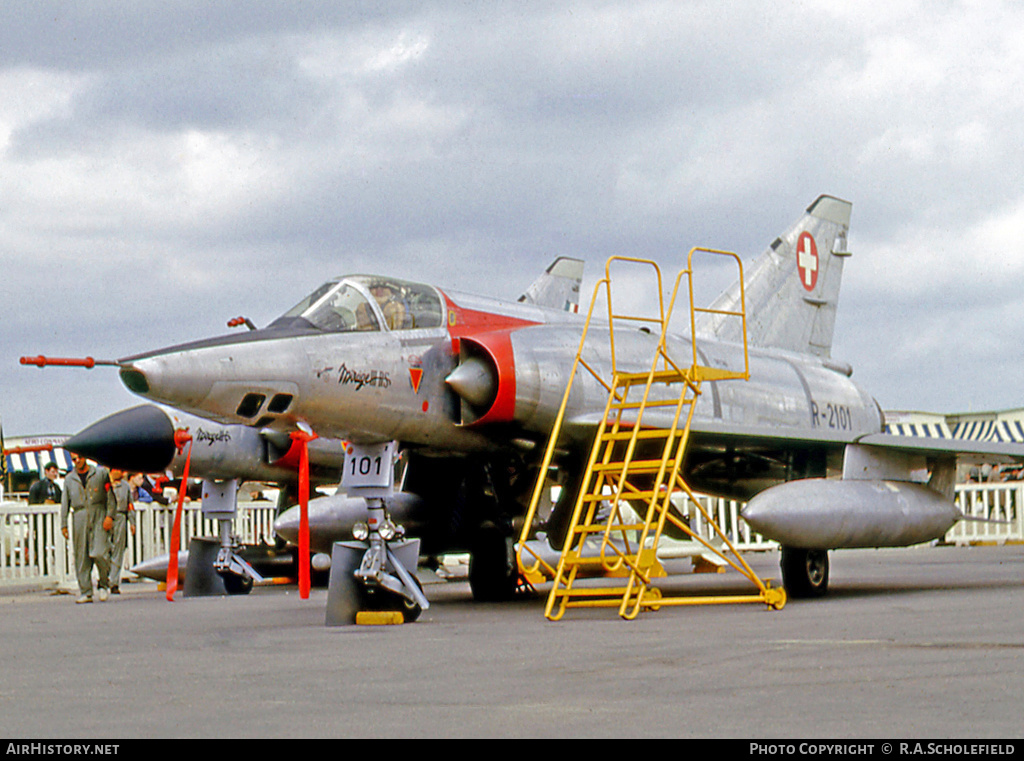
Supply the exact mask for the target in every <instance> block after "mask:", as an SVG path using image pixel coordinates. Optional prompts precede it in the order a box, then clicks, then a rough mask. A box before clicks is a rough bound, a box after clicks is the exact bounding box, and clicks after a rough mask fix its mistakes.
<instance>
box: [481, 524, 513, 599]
mask: <svg viewBox="0 0 1024 761" xmlns="http://www.w3.org/2000/svg"><path fill="white" fill-rule="evenodd" d="M518 582H519V573H518V571H517V569H516V558H515V552H514V550H513V547H512V537H508V536H505V534H504V533H503V532H502V531H501V530H500V529H499V528H498V527H497V526H488V527H484V528H482V529H481V530H480V534H479V535H478V536H477V540H476V542H474V546H473V550H472V552H471V553H470V556H469V587H470V589H471V590H472V591H473V599H474V600H476V601H477V602H503V601H505V600H511V599H512V598H513V597H514V596H515V593H516V585H517V584H518Z"/></svg>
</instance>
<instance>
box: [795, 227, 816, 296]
mask: <svg viewBox="0 0 1024 761" xmlns="http://www.w3.org/2000/svg"><path fill="white" fill-rule="evenodd" d="M796 269H797V272H798V273H799V274H800V284H801V285H802V286H803V287H804V288H805V289H806V290H808V291H813V290H814V286H816V285H817V284H818V246H817V244H815V242H814V236H813V235H811V234H810V233H808V232H802V233H800V237H799V238H798V239H797V242H796Z"/></svg>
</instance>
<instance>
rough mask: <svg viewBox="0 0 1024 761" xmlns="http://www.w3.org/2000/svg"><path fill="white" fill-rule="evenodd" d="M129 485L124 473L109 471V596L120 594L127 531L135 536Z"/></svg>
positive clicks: (106, 523)
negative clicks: (111, 513)
mask: <svg viewBox="0 0 1024 761" xmlns="http://www.w3.org/2000/svg"><path fill="white" fill-rule="evenodd" d="M131 490H132V487H131V484H130V483H129V482H128V479H127V478H125V477H124V471H123V470H118V469H117V468H111V469H110V493H111V494H112V495H113V496H114V517H113V518H110V517H107V518H106V519H105V520H104V528H106V526H107V525H109V526H110V594H112V595H119V594H121V588H120V587H121V564H122V562H123V561H124V550H125V548H126V547H127V546H128V529H129V528H131V532H132V536H135V505H134V504H133V503H132V494H131Z"/></svg>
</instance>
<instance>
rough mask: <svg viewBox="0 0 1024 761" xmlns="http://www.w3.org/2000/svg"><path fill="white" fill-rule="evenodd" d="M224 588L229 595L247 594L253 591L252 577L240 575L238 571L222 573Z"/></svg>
mask: <svg viewBox="0 0 1024 761" xmlns="http://www.w3.org/2000/svg"><path fill="white" fill-rule="evenodd" d="M220 577H221V579H222V580H223V581H224V589H226V590H227V593H228V594H229V595H247V594H249V593H250V592H251V591H252V577H251V576H240V575H239V574H237V573H222V574H221V575H220Z"/></svg>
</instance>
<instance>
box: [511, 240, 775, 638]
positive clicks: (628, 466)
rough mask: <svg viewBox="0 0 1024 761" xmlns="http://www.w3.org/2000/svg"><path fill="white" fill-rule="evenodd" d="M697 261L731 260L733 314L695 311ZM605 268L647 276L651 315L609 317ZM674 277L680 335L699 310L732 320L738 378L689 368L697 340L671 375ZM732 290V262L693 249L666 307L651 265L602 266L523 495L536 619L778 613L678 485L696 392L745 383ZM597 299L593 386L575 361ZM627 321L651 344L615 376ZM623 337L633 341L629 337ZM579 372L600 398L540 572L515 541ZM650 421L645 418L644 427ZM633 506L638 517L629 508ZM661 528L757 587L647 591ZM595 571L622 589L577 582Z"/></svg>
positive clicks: (766, 588) (655, 572) (740, 314)
mask: <svg viewBox="0 0 1024 761" xmlns="http://www.w3.org/2000/svg"><path fill="white" fill-rule="evenodd" d="M697 253H706V254H712V255H717V256H725V257H731V258H732V259H733V260H734V261H735V263H736V265H737V267H738V269H739V275H740V276H739V282H740V284H741V285H740V309H739V310H738V311H734V310H721V309H713V308H711V307H697V306H695V304H694V287H693V258H694V255H695V254H697ZM615 263H624V264H627V265H640V266H645V267H650V268H651V269H653V272H654V274H655V280H656V283H657V293H658V312H657V316H656V317H650V316H642V315H637V314H627V313H618V312H616V311H615V309H614V307H613V299H612V277H611V271H612V265H613V264H615ZM684 278H685V279H686V280H687V294H688V304H689V323H690V335H691V337H693V336H695V334H696V315H697V313H700V312H706V313H712V314H718V315H721V316H722V317H724V318H726V319H739V320H741V321H742V326H743V331H742V333H743V365H744V366H743V369H742V370H729V369H723V368H716V367H708V366H702V365H700V364H699V363H698V352H697V342H696V340H693V339H692V338H691V341H690V345H691V348H692V353H691V356H690V357H689V358H688V359H689V363H688V364H685V365H683V366H680V364H679V363H678V362H677V360H676V359H674V358H673V356H672V353H671V352H670V349H669V340H670V335H669V322H670V320H671V318H672V311H673V308H674V306H675V304H676V299H677V296H678V295H679V290H680V285H681V283H682V281H683V279H684ZM742 283H743V265H742V263H741V262H740V260H739V257H737V256H736V255H735V254H732V253H730V252H726V251H715V250H713V249H705V248H694V249H692V250H691V251H690V253H689V256H688V257H687V267H686V269H684V270H681V271H680V272H679V273H678V275H677V276H676V279H675V283H674V286H673V290H672V296H671V299H670V301H669V304H668V307H667V309H666V306H665V303H664V297H663V293H664V291H663V287H662V276H661V270H660V268H659V267H658V265H657V264H656V263H655V262H653V261H650V260H645V259H635V258H629V257H611V258H610V259H608V261H607V263H606V264H605V277H604V279H603V280H601V281H600V282H598V284H597V285H596V286H595V288H594V295H593V297H592V299H591V303H590V308H589V309H588V311H587V316H586V320H585V322H584V327H583V334H582V337H581V339H580V345H579V350H578V351H577V353H576V358H575V362H574V365H573V369H572V373H571V375H570V378H569V382H568V385H567V387H566V390H565V394H564V395H563V398H562V404H561V407H560V408H559V411H558V415H557V416H556V419H555V423H554V426H553V428H552V431H551V435H550V437H549V440H548V446H547V448H546V450H545V455H544V460H543V463H542V466H541V470H540V476H539V478H538V480H537V484H536V486H535V487H534V491H533V496H532V499H531V501H530V507H529V510H528V512H527V515H526V519H525V522H524V525H523V529H522V533H521V536H520V541H519V545H518V562H519V566H520V569H521V570H522V571H523V572H524V573H525V574H527V575H534V576H536V575H537V574H542V575H544V576H547V577H549V578H551V579H552V580H553V582H554V583H553V586H552V588H551V592H550V593H549V595H548V601H547V606H546V608H545V611H544V615H545V616H546V617H547V618H548V619H550V620H553V621H556V620H558V619H560V618H561V617H562V616H563V615H564V614H565V611H566V609H567V608H577V607H615V606H618V609H619V615H620V616H622V617H623V618H627V619H632V618H635V617H636V616H637V614H638V613H639V612H640V610H642V609H645V608H653V609H657V608H660V607H661V606H663V605H696V604H711V603H725V602H730V603H731V602H761V603H764V604H766V605H768V606H770V607H773V608H776V609H778V608H781V607H782V606H783V605H785V601H786V597H785V591H784V590H783V589H781V588H772V587H771V586H770V585H769V584H768V583H767V582H765V581H762V580H761V579H760V578H759V577H758V576H757V575H756V574H755V573H754V572H753V571H752V570H751V568H750V566H749V565H747V563H746V562H745V561H744V560H743V558H742V557H741V556H740V555H739V553H738V552H737V551H736V549H735V547H734V546H733V545H732V543H731V542H730V540H729V538H728V537H727V536H726V535H725V533H724V532H723V531H722V530H721V529H720V528H719V527H718V525H717V523H716V522H715V521H714V519H713V517H712V516H711V515H710V514H708V513H707V512H706V511H705V509H704V508H703V506H702V505H701V503H700V502H699V501H698V500H697V498H696V496H695V495H694V494H693V492H692V491H691V490H690V488H689V486H687V484H686V482H685V480H684V478H683V476H682V464H683V459H684V456H685V453H686V445H687V442H688V440H689V433H690V424H691V422H692V420H693V413H694V409H695V407H696V402H697V399H698V398H699V396H700V393H701V390H700V389H701V384H702V383H703V382H704V381H707V380H712V381H717V380H732V379H743V380H745V379H747V378H749V375H750V372H749V357H748V353H747V345H746V312H745V303H744V293H743V288H742ZM602 294H604V297H605V300H606V302H607V308H608V324H607V325H608V348H609V351H610V354H609V357H610V365H611V367H610V374H611V378H610V379H608V380H606V379H605V378H604V377H602V373H601V372H600V371H599V367H598V364H599V362H596V361H595V360H594V359H593V357H594V356H595V354H594V352H591V353H590V356H591V359H590V360H588V359H586V358H585V355H586V354H587V352H586V349H587V345H588V336H589V333H590V328H591V325H592V321H593V317H594V310H595V305H596V304H597V302H598V300H599V298H600V296H601V295H602ZM637 323H639V324H641V329H642V330H644V331H646V332H647V333H649V334H650V335H651V336H652V337H653V336H654V332H653V331H651V330H650V327H651V326H652V325H656V326H657V335H658V338H657V341H656V343H655V346H654V350H653V356H652V358H651V361H650V364H649V367H648V368H647V369H642V365H641V366H640V367H639V368H638V366H637V362H636V359H635V357H633V356H631V357H630V361H631V362H632V363H633V365H634V366H633V367H630V368H625V367H622V366H621V365H620V362H619V359H618V357H617V355H616V324H626V325H629V326H630V327H634V330H635V325H636V324H637ZM644 323H646V325H645V324H644ZM635 338H636V336H635V332H634V340H635ZM675 345H676V353H677V354H678V353H679V348H678V347H679V342H678V341H676V342H675ZM634 353H635V352H634ZM598 356H599V353H598ZM581 368H582V369H585V370H586V371H587V372H589V374H590V375H591V376H593V378H595V379H596V380H597V381H598V382H599V383H600V384H601V385H602V386H603V387H604V388H605V389H606V390H607V391H608V399H607V403H606V405H605V409H604V414H603V416H602V417H601V420H600V421H599V423H598V426H597V433H596V435H595V437H594V443H593V446H592V448H591V452H590V457H589V460H588V462H587V467H586V470H585V473H584V476H583V480H582V483H581V486H580V489H579V493H578V494H577V496H576V501H575V504H574V507H573V513H572V518H571V520H570V523H569V527H568V531H567V534H566V538H565V542H564V546H563V549H562V554H561V557H560V559H559V561H558V567H557V568H552V567H551V565H550V564H548V563H546V562H545V561H544V560H543V559H542V558H541V557H540V555H539V554H538V553H537V552H536V551H534V550H533V549H532V548H531V547H530V546H529V544H528V541H527V540H528V539H529V536H530V533H531V530H532V525H533V521H534V518H535V517H536V513H537V505H538V504H539V502H540V498H541V494H542V492H543V489H544V485H545V481H546V475H547V472H548V469H549V468H550V466H551V462H552V460H553V458H554V454H555V451H556V450H557V449H558V447H559V437H560V434H561V432H562V427H563V424H564V422H565V417H566V412H567V408H568V407H569V402H570V398H571V392H572V388H573V384H574V382H575V381H576V379H577V376H578V375H579V374H580V370H581ZM652 411H653V412H652ZM647 413H652V414H651V416H650V417H649V418H648V420H647V421H646V422H645V420H644V417H645V414H647ZM651 417H653V418H654V422H653V423H652V422H651V419H650V418H651ZM666 422H668V424H667V425H666ZM681 492H685V493H686V494H688V495H689V496H690V498H691V499H692V501H693V502H694V504H695V505H696V506H697V509H699V510H700V511H701V512H702V513H703V515H704V518H705V520H706V521H707V523H708V525H709V526H711V527H712V529H713V531H714V532H715V533H716V534H717V536H718V537H719V538H720V539H721V540H722V544H723V546H724V547H725V548H727V549H728V553H729V554H726V552H725V551H724V550H723V549H719V548H717V547H715V546H713V545H712V544H711V543H710V542H709V541H708V540H707V539H705V538H704V537H702V536H700V535H699V534H696V533H695V532H693V531H691V530H690V528H689V526H688V525H687V524H686V523H685V522H684V521H683V520H681V519H680V517H678V516H677V515H676V514H674V513H673V508H672V501H671V500H672V497H673V495H676V494H679V493H681ZM638 506H639V508H640V509H639V510H637V509H636V507H638ZM666 522H668V523H671V524H672V525H673V526H675V527H676V528H677V529H679V530H680V531H682V532H683V533H685V534H686V535H687V536H689V537H690V538H691V539H693V540H695V541H697V542H699V543H701V544H702V545H703V546H704V547H705V548H706V550H707V551H708V552H710V553H713V554H715V555H717V556H718V557H719V558H721V559H722V560H723V561H724V562H725V563H727V564H728V565H730V566H731V567H732V568H734V569H735V570H737V571H738V572H740V573H741V574H742V575H744V576H746V577H747V578H748V579H750V581H751V582H752V583H753V584H754V586H755V587H756V588H757V593H756V594H751V595H728V596H714V597H709V596H692V595H688V596H678V597H665V596H663V595H662V593H661V591H660V590H659V589H658V588H657V587H655V586H653V584H652V580H653V579H654V578H655V577H658V576H663V575H664V571H663V570H662V568H661V566H660V564H659V563H658V560H657V548H658V543H659V541H660V539H661V536H662V533H663V531H664V529H665V524H666ZM524 553H528V554H531V555H532V556H533V557H532V559H529V560H527V561H526V562H524ZM730 555H731V557H730ZM595 574H596V575H599V576H601V577H602V578H603V579H606V580H607V579H609V578H613V577H614V578H624V580H625V581H624V582H615V584H613V585H611V586H609V585H608V584H607V583H597V584H578V583H577V582H578V581H579V580H580V579H581V578H583V577H590V576H593V575H595Z"/></svg>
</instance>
